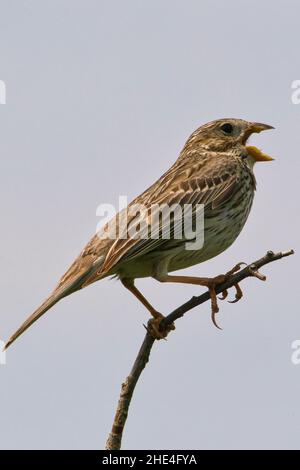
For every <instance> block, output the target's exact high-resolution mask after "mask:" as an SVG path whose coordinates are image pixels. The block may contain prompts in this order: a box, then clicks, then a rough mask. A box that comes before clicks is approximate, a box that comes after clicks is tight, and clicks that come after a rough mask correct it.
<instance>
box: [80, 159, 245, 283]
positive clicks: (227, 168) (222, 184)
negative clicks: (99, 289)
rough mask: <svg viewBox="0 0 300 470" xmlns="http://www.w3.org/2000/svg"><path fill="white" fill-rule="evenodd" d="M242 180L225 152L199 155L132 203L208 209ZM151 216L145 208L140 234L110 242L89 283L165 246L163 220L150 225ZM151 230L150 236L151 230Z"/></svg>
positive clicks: (182, 164) (173, 230)
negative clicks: (100, 263) (162, 235)
mask: <svg viewBox="0 0 300 470" xmlns="http://www.w3.org/2000/svg"><path fill="white" fill-rule="evenodd" d="M238 180H239V171H238V165H237V163H236V162H235V161H234V160H233V159H232V158H230V157H228V156H226V155H224V156H223V157H222V156H220V155H219V156H216V157H215V158H214V163H213V165H212V161H211V159H210V157H209V156H207V157H206V158H205V156H204V157H203V158H202V159H200V160H199V159H196V160H195V161H194V162H190V161H188V160H185V161H184V162H182V163H179V165H177V166H176V165H174V166H173V167H172V168H171V169H170V170H169V171H168V172H167V173H166V174H165V175H163V176H162V178H161V179H160V180H158V182H157V183H155V184H154V185H153V186H151V187H150V188H149V189H148V190H147V191H145V192H144V193H143V194H142V195H141V196H139V197H138V198H136V199H135V200H134V201H133V202H132V203H131V204H130V205H129V206H128V209H129V210H130V207H131V206H132V205H133V204H141V205H143V206H145V207H146V209H150V208H151V207H153V206H155V205H160V206H161V205H163V204H168V205H169V206H171V205H172V204H180V206H183V205H184V204H192V205H193V210H195V207H196V205H197V204H203V205H204V207H205V210H206V211H209V210H212V209H215V208H217V207H218V206H220V205H221V204H222V203H223V202H225V201H227V200H228V199H229V198H230V197H231V196H232V195H233V194H234V193H235V191H236V189H237V187H238V185H237V182H238ZM151 220H152V221H153V219H151V217H149V214H148V213H147V212H146V213H145V214H144V215H143V216H142V218H141V220H140V222H141V225H142V226H143V229H142V230H141V231H140V232H139V236H138V238H130V237H129V238H127V239H124V238H118V239H117V240H115V242H114V243H113V244H112V245H111V247H110V249H109V251H108V253H107V256H106V259H105V261H104V263H103V265H102V266H101V268H100V271H98V273H96V275H93V276H92V278H91V279H90V280H88V282H87V284H89V283H90V281H91V282H93V281H94V280H95V278H96V276H97V275H98V276H99V275H100V274H101V273H105V272H109V271H111V270H112V268H115V267H116V265H117V264H119V263H123V262H125V261H129V260H132V259H133V258H136V257H138V256H141V255H143V254H146V253H149V252H150V251H152V250H155V249H159V248H163V245H164V244H166V243H168V241H169V240H166V239H162V238H161V237H158V236H157V235H158V234H159V233H163V231H164V229H167V227H164V225H163V221H162V223H161V220H160V221H159V222H157V221H156V225H155V223H154V226H153V225H151ZM131 223H132V218H130V217H129V221H128V225H127V228H128V227H130V224H131ZM176 228H177V227H176V224H175V225H174V226H173V228H172V232H171V234H170V235H171V238H172V234H173V235H174V232H175V231H176ZM149 233H151V238H150V237H149V236H148V234H149Z"/></svg>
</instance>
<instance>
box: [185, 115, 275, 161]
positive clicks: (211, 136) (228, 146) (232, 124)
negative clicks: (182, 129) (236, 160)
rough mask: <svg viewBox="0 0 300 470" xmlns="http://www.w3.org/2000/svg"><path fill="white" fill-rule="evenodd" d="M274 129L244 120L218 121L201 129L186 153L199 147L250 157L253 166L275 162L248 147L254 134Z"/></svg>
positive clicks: (252, 147)
mask: <svg viewBox="0 0 300 470" xmlns="http://www.w3.org/2000/svg"><path fill="white" fill-rule="evenodd" d="M268 129H274V128H273V127H272V126H269V125H268V124H261V123H259V122H249V121H244V120H243V119H230V118H229V119H218V120H217V121H212V122H209V123H208V124H204V126H201V127H199V128H198V129H197V130H196V131H195V132H194V133H193V134H192V135H191V136H190V138H189V140H188V141H187V143H186V145H185V149H184V150H185V151H186V150H191V149H195V148H197V147H201V148H204V149H206V150H209V151H211V152H232V153H233V154H238V155H241V156H243V157H245V158H246V157H248V159H249V162H250V164H251V166H253V164H254V163H255V162H266V161H271V160H274V159H273V158H272V157H270V156H269V155H266V154H265V153H263V152H261V150H259V149H258V148H257V147H254V146H248V145H247V141H248V139H249V137H250V136H251V135H252V134H254V133H259V132H262V131H265V130H268Z"/></svg>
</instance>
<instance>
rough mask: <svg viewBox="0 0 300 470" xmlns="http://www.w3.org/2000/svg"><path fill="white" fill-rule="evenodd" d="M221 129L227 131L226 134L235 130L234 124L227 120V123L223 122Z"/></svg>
mask: <svg viewBox="0 0 300 470" xmlns="http://www.w3.org/2000/svg"><path fill="white" fill-rule="evenodd" d="M221 130H222V131H223V132H225V134H231V133H232V131H233V126H232V124H230V123H229V122H226V123H225V124H222V126H221Z"/></svg>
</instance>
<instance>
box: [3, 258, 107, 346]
mask: <svg viewBox="0 0 300 470" xmlns="http://www.w3.org/2000/svg"><path fill="white" fill-rule="evenodd" d="M103 259H104V257H99V258H98V259H97V260H96V261H95V262H94V263H93V264H92V266H90V267H89V269H87V270H85V271H84V272H83V273H80V274H78V275H77V276H75V277H73V278H71V279H69V280H68V281H67V282H63V284H61V285H60V284H59V286H58V287H57V288H56V289H55V290H54V292H53V293H52V294H51V295H50V296H49V297H48V298H47V299H46V300H45V301H44V302H43V303H42V305H40V306H39V308H37V309H36V310H35V311H34V312H33V313H32V314H31V315H30V316H29V317H28V318H27V320H25V321H24V323H22V325H21V326H20V328H18V329H17V331H16V332H15V333H14V334H13V335H12V336H11V337H10V338H9V340H8V341H7V343H6V344H5V346H4V349H7V348H8V347H9V346H10V345H11V344H12V343H13V342H14V341H15V340H16V339H17V338H18V337H19V336H20V335H21V334H22V333H24V331H26V330H27V328H29V327H30V326H31V325H32V324H33V323H34V322H35V321H36V320H38V319H39V318H40V317H41V316H42V315H44V313H46V312H47V310H49V309H50V308H51V307H53V305H55V304H56V303H57V302H59V300H61V299H62V298H64V297H67V296H68V295H70V294H72V293H73V292H75V291H77V290H79V289H81V287H82V286H83V284H84V282H85V281H86V280H87V278H89V276H91V275H92V274H93V273H94V272H95V271H97V270H98V269H99V267H100V266H101V265H102V263H103Z"/></svg>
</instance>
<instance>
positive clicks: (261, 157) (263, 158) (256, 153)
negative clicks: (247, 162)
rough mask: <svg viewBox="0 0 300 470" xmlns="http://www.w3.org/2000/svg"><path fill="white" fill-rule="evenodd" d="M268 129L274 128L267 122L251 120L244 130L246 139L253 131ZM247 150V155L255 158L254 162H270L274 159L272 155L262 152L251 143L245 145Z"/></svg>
mask: <svg viewBox="0 0 300 470" xmlns="http://www.w3.org/2000/svg"><path fill="white" fill-rule="evenodd" d="M269 129H274V127H273V126H270V125H269V124H262V123H260V122H252V123H250V125H249V127H248V129H247V132H246V135H245V137H246V139H247V138H248V137H249V136H250V135H251V134H253V133H259V132H262V131H267V130H269ZM246 149H247V152H248V153H249V155H250V156H251V157H252V158H253V160H255V161H256V162H270V161H272V160H274V158H273V157H270V156H269V155H267V154H266V153H263V152H262V151H261V150H259V149H258V148H257V147H254V146H252V145H249V146H248V145H247V146H246Z"/></svg>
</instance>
